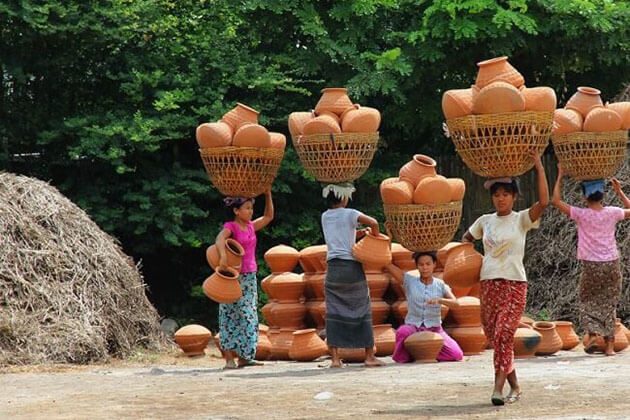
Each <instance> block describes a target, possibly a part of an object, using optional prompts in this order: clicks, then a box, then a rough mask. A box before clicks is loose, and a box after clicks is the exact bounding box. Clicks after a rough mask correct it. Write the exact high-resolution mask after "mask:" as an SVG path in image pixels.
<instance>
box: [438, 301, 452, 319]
mask: <svg viewBox="0 0 630 420" xmlns="http://www.w3.org/2000/svg"><path fill="white" fill-rule="evenodd" d="M450 310H451V309H450V308H449V307H448V306H446V305H440V319H441V320H444V318H446V316H447V315H448V313H449V311H450Z"/></svg>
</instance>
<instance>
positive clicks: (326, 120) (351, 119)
mask: <svg viewBox="0 0 630 420" xmlns="http://www.w3.org/2000/svg"><path fill="white" fill-rule="evenodd" d="M380 124H381V113H380V112H379V111H378V110H377V109H374V108H369V107H366V106H360V105H359V104H353V103H352V100H351V99H350V97H348V90H347V89H346V88H326V89H323V90H322V96H321V98H320V99H319V102H317V105H315V109H314V110H313V111H308V112H293V113H291V114H290V115H289V132H290V133H291V136H292V138H293V141H294V142H295V141H297V142H299V141H300V136H301V135H312V134H336V133H372V132H377V131H378V127H379V125H380Z"/></svg>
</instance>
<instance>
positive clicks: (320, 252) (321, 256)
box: [313, 245, 328, 273]
mask: <svg viewBox="0 0 630 420" xmlns="http://www.w3.org/2000/svg"><path fill="white" fill-rule="evenodd" d="M313 255H314V257H315V258H316V268H317V272H318V273H325V272H326V269H327V268H328V261H326V258H327V256H328V247H327V246H326V245H315V247H314V250H313Z"/></svg>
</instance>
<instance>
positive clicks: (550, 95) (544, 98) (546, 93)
mask: <svg viewBox="0 0 630 420" xmlns="http://www.w3.org/2000/svg"><path fill="white" fill-rule="evenodd" d="M521 95H523V99H524V100H525V110H526V111H540V112H543V111H548V112H552V111H554V110H555V109H556V106H557V105H558V101H557V99H556V92H554V90H553V89H552V88H550V87H547V86H540V87H535V88H526V87H523V88H522V89H521Z"/></svg>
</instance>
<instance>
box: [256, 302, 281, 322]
mask: <svg viewBox="0 0 630 420" xmlns="http://www.w3.org/2000/svg"><path fill="white" fill-rule="evenodd" d="M275 305H276V302H274V301H271V302H269V303H267V304H265V306H263V307H262V308H260V312H261V313H262V314H263V316H264V317H265V321H266V322H267V324H269V325H271V326H272V327H276V326H277V324H276V321H275V319H274V318H273V307H274V306H275Z"/></svg>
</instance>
